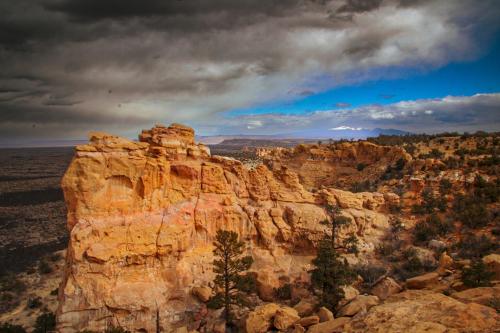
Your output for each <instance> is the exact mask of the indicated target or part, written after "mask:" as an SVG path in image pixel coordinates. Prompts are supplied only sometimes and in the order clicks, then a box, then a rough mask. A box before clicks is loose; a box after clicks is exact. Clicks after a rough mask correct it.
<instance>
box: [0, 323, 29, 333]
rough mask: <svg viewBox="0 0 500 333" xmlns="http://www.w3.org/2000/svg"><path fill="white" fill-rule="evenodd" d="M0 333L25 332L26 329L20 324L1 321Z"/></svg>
mask: <svg viewBox="0 0 500 333" xmlns="http://www.w3.org/2000/svg"><path fill="white" fill-rule="evenodd" d="M0 333H26V330H25V329H24V327H22V326H20V325H12V324H9V323H3V324H1V325H0Z"/></svg>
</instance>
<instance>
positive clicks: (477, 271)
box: [462, 259, 495, 287]
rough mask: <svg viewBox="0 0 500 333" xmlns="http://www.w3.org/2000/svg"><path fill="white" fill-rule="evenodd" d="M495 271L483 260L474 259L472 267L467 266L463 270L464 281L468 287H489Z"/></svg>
mask: <svg viewBox="0 0 500 333" xmlns="http://www.w3.org/2000/svg"><path fill="white" fill-rule="evenodd" d="M494 276H495V273H494V272H493V271H491V270H490V269H488V266H486V264H485V263H484V262H483V261H482V260H481V259H479V260H474V261H473V262H472V264H471V265H470V268H465V269H464V270H463V272H462V282H463V283H464V284H465V285H466V286H467V287H488V286H490V285H491V279H492V278H493V277H494Z"/></svg>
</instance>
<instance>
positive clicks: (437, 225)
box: [413, 214, 453, 242]
mask: <svg viewBox="0 0 500 333" xmlns="http://www.w3.org/2000/svg"><path fill="white" fill-rule="evenodd" d="M452 230H453V225H452V224H451V223H450V222H444V221H442V220H441V218H440V217H439V216H438V215H437V214H431V215H430V216H429V217H427V219H426V220H425V221H422V222H419V223H417V224H416V225H415V228H414V229H413V237H414V238H415V241H417V242H427V241H429V240H431V239H433V238H436V237H439V236H444V235H446V234H447V233H448V232H450V231H452Z"/></svg>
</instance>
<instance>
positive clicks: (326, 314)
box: [318, 306, 335, 322]
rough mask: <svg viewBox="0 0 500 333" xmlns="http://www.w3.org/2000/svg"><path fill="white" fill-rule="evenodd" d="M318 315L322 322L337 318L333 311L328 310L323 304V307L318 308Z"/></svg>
mask: <svg viewBox="0 0 500 333" xmlns="http://www.w3.org/2000/svg"><path fill="white" fill-rule="evenodd" d="M318 317H319V321H320V322H324V321H329V320H333V319H335V317H334V316H333V313H332V311H330V310H328V309H327V308H325V307H324V306H322V307H321V308H319V310H318Z"/></svg>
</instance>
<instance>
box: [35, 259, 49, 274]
mask: <svg viewBox="0 0 500 333" xmlns="http://www.w3.org/2000/svg"><path fill="white" fill-rule="evenodd" d="M38 272H40V274H49V273H52V267H51V266H50V264H49V263H48V262H47V261H46V260H45V259H42V260H40V261H39V262H38Z"/></svg>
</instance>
